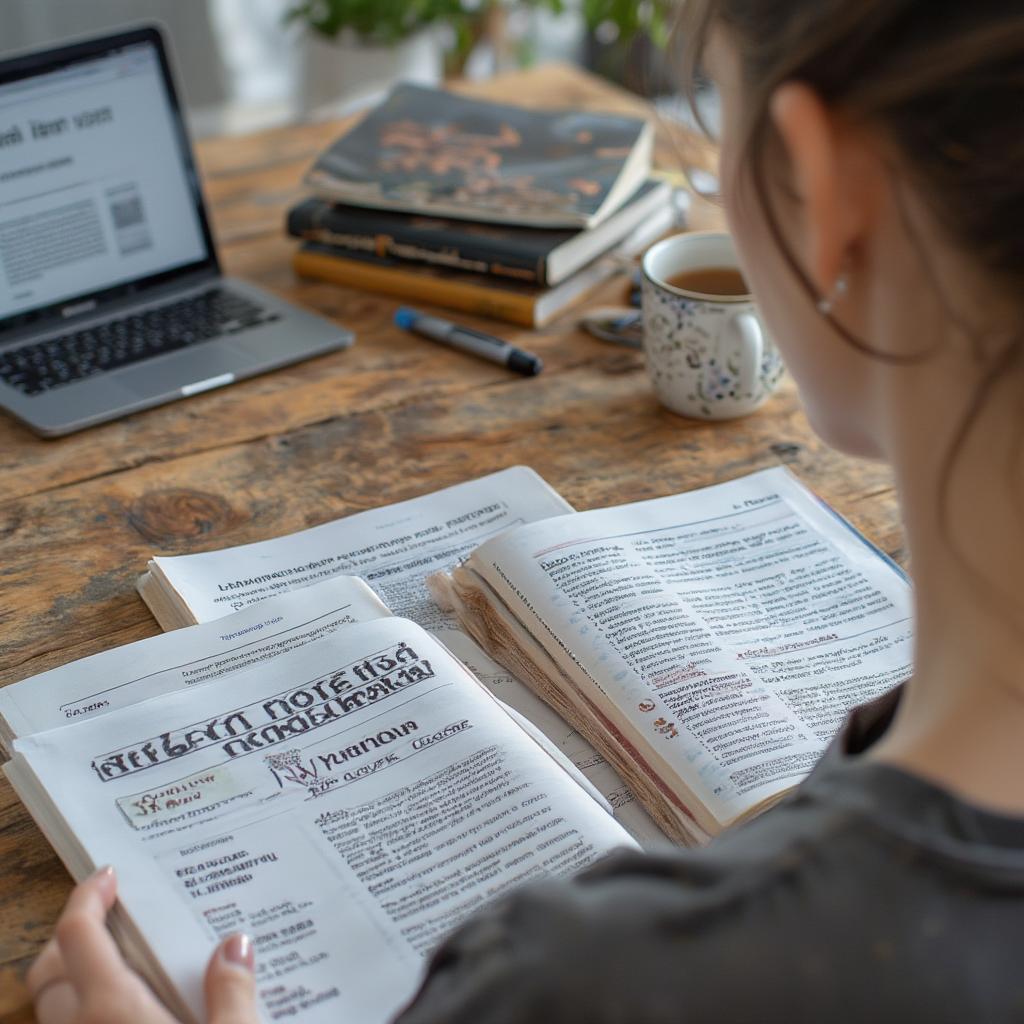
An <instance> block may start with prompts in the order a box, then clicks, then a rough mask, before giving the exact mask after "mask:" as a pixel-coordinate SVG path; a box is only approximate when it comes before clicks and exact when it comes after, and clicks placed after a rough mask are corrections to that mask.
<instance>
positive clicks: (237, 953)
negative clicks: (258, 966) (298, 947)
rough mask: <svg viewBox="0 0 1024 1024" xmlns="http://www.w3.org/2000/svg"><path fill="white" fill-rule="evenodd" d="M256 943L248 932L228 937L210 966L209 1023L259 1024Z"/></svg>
mask: <svg viewBox="0 0 1024 1024" xmlns="http://www.w3.org/2000/svg"><path fill="white" fill-rule="evenodd" d="M254 962H255V960H254V957H253V950H252V942H251V941H250V939H249V937H248V936H247V935H232V936H230V938H227V939H225V940H224V941H223V942H222V943H221V944H220V946H218V947H217V950H216V952H215V953H214V954H213V956H212V957H210V963H209V966H208V967H207V968H206V981H205V989H206V1019H207V1021H208V1022H209V1024H258V1021H259V1013H258V1011H257V1009H256V980H255V978H254V977H253V965H254Z"/></svg>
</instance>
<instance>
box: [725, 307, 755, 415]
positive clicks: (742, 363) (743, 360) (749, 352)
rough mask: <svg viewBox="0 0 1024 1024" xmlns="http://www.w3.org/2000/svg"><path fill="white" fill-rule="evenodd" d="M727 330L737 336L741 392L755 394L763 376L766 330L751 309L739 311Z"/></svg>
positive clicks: (727, 326) (736, 351)
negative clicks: (762, 365) (762, 362)
mask: <svg viewBox="0 0 1024 1024" xmlns="http://www.w3.org/2000/svg"><path fill="white" fill-rule="evenodd" d="M726 330H727V331H728V332H730V333H731V334H733V335H734V336H736V341H735V348H734V349H733V351H735V353H736V356H737V362H738V363H739V368H740V372H739V392H740V394H742V395H754V394H756V393H757V391H758V382H759V380H760V377H761V360H762V359H763V358H764V331H763V329H762V328H761V321H760V320H758V319H757V315H756V314H754V313H751V312H750V310H744V311H743V312H742V313H737V314H736V315H735V316H733V317H732V319H730V320H729V323H728V324H727V325H726Z"/></svg>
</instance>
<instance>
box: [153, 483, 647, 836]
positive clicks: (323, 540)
mask: <svg viewBox="0 0 1024 1024" xmlns="http://www.w3.org/2000/svg"><path fill="white" fill-rule="evenodd" d="M569 512H572V506H571V505H569V504H568V502H566V501H565V500H564V499H563V498H561V497H560V496H559V495H558V494H557V493H556V492H555V491H554V490H553V489H552V488H551V487H550V486H549V485H548V484H547V483H546V482H545V481H544V480H543V479H542V478H541V477H540V476H538V475H537V474H536V473H535V472H534V471H533V470H531V469H527V468H526V467H524V466H516V467H513V468H512V469H506V470H503V471H502V472H500V473H493V474H491V475H490V476H485V477H482V478H480V479H479V480H471V481H469V482H467V483H464V484H458V485H456V486H454V487H449V488H446V489H445V490H442V491H436V492H435V493H433V494H426V495H424V496H422V497H420V498H413V499H411V500H409V501H403V502H400V503H398V504H396V505H387V506H384V507H382V508H378V509H372V510H370V511H368V512H359V513H357V514H355V515H353V516H349V517H347V518H345V519H339V520H336V521H335V522H332V523H325V524H324V525H323V526H316V527H313V528H312V529H310V530H304V531H302V532H301V533H295V534H291V535H289V536H285V537H276V538H274V539H272V540H267V541H260V542H258V543H256V544H246V545H242V546H240V547H235V548H225V549H223V550H220V551H210V552H206V553H204V554H199V555H182V556H178V557H172V558H155V559H153V562H152V563H151V564H154V565H155V566H156V567H157V568H158V570H159V572H160V573H161V574H162V576H163V577H164V579H165V581H166V583H167V584H168V585H170V586H171V587H173V588H174V590H175V591H176V592H177V593H178V594H179V595H180V596H181V597H182V598H183V599H184V600H185V603H186V604H187V605H188V607H189V609H190V610H191V611H192V613H193V614H194V615H195V617H196V618H197V619H198V620H199V621H201V622H202V621H206V620H208V619H211V618H216V617H218V616H220V615H223V614H225V613H226V612H227V611H230V610H231V609H232V608H234V607H245V606H246V605H247V604H249V603H250V602H252V601H257V600H260V599H262V598H265V597H267V596H269V595H272V594H277V593H282V592H286V591H289V590H293V589H296V588H299V587H303V586H308V585H309V583H310V582H311V581H314V580H316V579H317V578H320V577H322V576H331V575H334V574H336V573H354V574H358V575H360V576H361V577H362V578H363V579H365V580H366V581H367V582H368V583H369V584H370V586H371V587H373V588H374V590H375V591H376V592H377V593H378V594H379V595H380V597H381V598H382V599H383V600H384V602H385V603H386V604H387V605H388V607H389V608H390V609H391V610H392V611H393V612H394V613H395V614H396V615H402V616H404V617H405V618H408V619H412V620H413V621H414V622H417V623H419V624H420V625H421V626H423V627H424V628H425V629H428V630H430V631H431V632H432V633H433V634H434V635H435V636H437V637H438V639H440V640H441V641H442V642H443V643H444V644H446V645H447V646H448V647H449V648H450V649H451V650H453V651H455V652H456V653H457V654H458V656H459V657H460V658H462V659H463V660H464V661H466V662H467V663H468V664H470V665H471V667H472V668H473V670H474V672H476V674H477V675H478V677H479V678H480V679H481V681H482V682H483V683H484V684H485V685H486V686H488V687H491V688H493V690H494V692H495V693H496V694H497V695H498V696H499V697H500V698H501V700H503V701H505V702H506V703H507V704H509V705H510V706H512V707H514V708H515V709H516V710H517V711H518V712H520V713H521V714H523V715H525V716H526V717H527V718H528V719H530V721H531V722H534V723H535V724H536V725H537V726H538V727H539V728H540V729H541V730H542V731H543V732H544V734H545V735H546V736H547V737H548V738H549V739H550V740H551V741H552V742H553V743H555V744H556V745H557V746H558V747H559V749H561V750H562V752H563V753H564V754H566V756H568V757H570V758H571V759H572V761H573V763H574V764H575V765H576V766H577V767H578V768H579V769H580V770H581V771H583V772H584V774H586V776H587V778H588V779H589V780H590V781H591V783H593V785H595V786H596V787H597V788H598V789H599V790H600V791H601V792H602V793H603V794H604V796H605V797H606V799H607V800H608V801H609V802H610V803H611V804H612V806H613V807H615V808H616V816H617V817H619V818H620V820H622V821H623V823H624V824H625V825H626V827H627V828H629V829H630V831H631V833H632V834H633V835H634V836H636V837H637V838H638V839H640V840H641V841H642V842H644V843H645V844H648V845H649V844H651V843H654V842H657V841H658V840H661V841H664V836H663V833H662V832H661V830H660V829H659V828H658V827H657V825H655V823H654V822H653V821H652V820H651V818H650V816H649V815H648V814H647V812H646V811H645V810H644V809H643V808H642V807H641V806H640V804H639V803H638V802H636V800H635V799H634V797H633V794H632V792H631V791H630V790H629V789H628V788H627V787H626V786H625V785H624V784H623V782H622V780H621V779H620V778H619V776H618V775H617V774H616V773H615V772H614V771H613V770H612V769H611V767H610V766H609V765H608V763H607V762H606V761H605V759H604V758H603V757H601V756H600V755H599V754H598V753H597V752H596V751H595V750H594V749H593V748H592V747H591V746H590V745H589V744H587V743H586V742H585V741H583V739H582V737H580V735H579V734H578V733H576V732H574V731H572V730H571V729H569V728H568V727H566V725H565V723H564V722H563V721H562V719H561V718H559V717H558V716H557V715H554V714H552V712H551V710H550V708H548V707H547V705H545V704H544V702H543V701H541V700H539V699H538V698H537V697H536V696H534V694H533V693H532V692H530V690H528V689H527V688H526V687H525V686H524V685H523V684H522V683H521V682H520V681H519V680H517V679H515V678H514V677H512V676H510V675H509V674H508V673H507V672H505V671H504V670H503V669H501V668H500V667H499V666H497V665H495V663H494V662H493V661H491V659H490V658H488V657H487V655H486V654H485V653H484V652H483V651H482V650H480V648H479V647H478V646H477V645H476V644H475V643H474V642H473V641H472V640H470V639H469V637H467V636H466V635H465V633H463V632H461V630H460V628H459V625H458V622H457V620H456V619H455V618H454V616H452V615H451V614H449V613H447V612H444V611H442V610H441V609H440V608H439V607H438V606H437V605H436V604H435V603H434V601H433V599H432V598H431V597H430V594H429V591H428V590H427V586H426V578H427V576H428V575H429V574H430V573H433V572H436V571H439V570H442V569H450V568H452V567H453V566H454V565H456V564H457V563H458V562H459V561H461V560H462V559H463V558H465V557H466V556H467V555H468V554H469V553H470V552H471V551H473V550H474V549H475V548H476V547H477V546H478V545H479V544H481V543H483V542H484V541H485V540H487V539H488V538H489V537H493V536H495V535H497V534H499V533H501V532H502V531H504V530H506V529H508V528H510V527H513V526H517V525H522V524H525V523H531V522H535V521H537V520H540V519H547V518H550V517H553V516H561V515H565V514H566V513H569Z"/></svg>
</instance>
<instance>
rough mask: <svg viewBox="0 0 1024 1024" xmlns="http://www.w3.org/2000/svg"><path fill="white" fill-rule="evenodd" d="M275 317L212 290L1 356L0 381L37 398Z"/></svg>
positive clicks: (243, 300)
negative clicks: (84, 379)
mask: <svg viewBox="0 0 1024 1024" xmlns="http://www.w3.org/2000/svg"><path fill="white" fill-rule="evenodd" d="M278 319H279V316H278V314H276V313H271V312H269V311H268V310H266V309H264V308H263V307H262V306H259V305H257V304H256V303H255V302H252V301H251V300H249V299H247V298H244V297H242V296H241V295H237V294H235V293H234V292H230V291H226V290H225V289H223V288H211V289H210V290H209V291H207V292H203V293H202V294H201V295H196V296H193V297H190V298H187V299H180V300H179V301H177V302H171V303H168V304H167V305H166V306H158V307H156V308H154V309H147V310H145V311H144V312H142V313H136V314H133V315H131V316H126V317H124V318H123V319H121V320H109V321H107V322H106V323H103V324H99V325H98V326H96V327H89V328H86V329H85V330H80V331H73V332H71V333H69V334H63V335H61V336H60V337H57V338H48V339H47V340H46V341H39V342H35V343H33V344H30V345H24V346H22V347H21V348H16V349H13V350H9V351H6V352H0V379H2V380H3V381H4V382H5V383H6V384H8V385H10V386H11V387H15V388H17V389H18V390H19V391H21V392H22V393H24V394H26V395H38V394H41V393H42V392H44V391H50V390H52V389H53V388H57V387H61V386H62V385H64V384H70V383H72V382H73V381H76V380H82V379H83V378H84V377H89V376H92V374H94V373H104V372H107V371H109V370H118V369H120V368H121V367H123V366H130V365H131V364H132V363H138V362H141V361H142V360H143V359H150V358H152V357H153V356H159V355H163V354H164V353H165V352H175V351H177V350H178V349H183V348H188V347H189V346H191V345H196V344H198V343H200V342H203V341H211V340H212V339H214V338H220V337H223V336H225V335H229V334H237V333H238V332H239V331H244V330H248V329H249V328H251V327H255V326H257V325H259V324H266V323H271V322H272V321H274V320H278Z"/></svg>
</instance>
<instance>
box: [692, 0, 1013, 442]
mask: <svg viewBox="0 0 1024 1024" xmlns="http://www.w3.org/2000/svg"><path fill="white" fill-rule="evenodd" d="M684 41H685V43H686V44H687V45H688V46H689V49H690V62H691V66H695V65H696V63H697V62H698V61H699V60H700V58H701V57H704V58H705V64H706V66H708V67H709V69H710V71H711V72H712V74H713V77H714V78H715V80H716V82H717V83H718V85H719V87H720V90H721V92H722V101H723V102H722V105H723V128H722V132H723V135H722V167H721V179H722V187H723V193H724V195H725V199H726V206H727V210H728V214H729V220H730V227H731V229H732V231H733V234H734V235H735V237H736V241H737V246H738V248H739V251H740V254H741V257H742V259H743V262H744V264H745V271H746V273H747V274H748V276H749V279H750V281H751V283H752V286H753V288H754V291H755V294H756V295H757V298H758V301H759V303H760V305H761V308H762V312H763V314H764V316H765V318H766V320H767V322H768V325H769V327H770V328H771V329H772V331H773V333H774V334H775V336H776V338H777V340H778V342H779V344H780V346H781V348H782V349H783V352H784V354H785V356H786V358H787V362H788V363H789V365H790V368H791V370H792V371H793V374H794V376H795V377H796V379H797V382H798V384H799V385H800V388H801V392H802V395H803V397H804V400H805V404H806V405H807V408H808V412H809V414H810V416H811V418H812V420H813V422H814V423H815V426H816V427H817V428H818V429H819V431H820V432H821V433H822V434H823V436H824V437H825V438H826V440H829V441H831V442H832V443H834V444H836V445H837V446H838V447H841V448H844V449H847V450H850V451H855V452H859V453H863V454H880V455H887V456H891V455H892V451H891V449H890V445H891V442H892V438H891V436H890V435H889V434H888V433H887V430H888V421H889V419H890V418H891V417H888V416H887V415H886V412H885V408H884V406H885V397H886V389H887V387H888V388H889V391H890V392H891V390H892V387H893V385H892V382H891V379H890V378H892V376H893V375H894V374H895V376H896V377H897V378H898V379H899V380H900V381H901V382H902V383H901V386H905V384H906V382H907V381H908V380H910V379H912V378H911V377H910V376H908V374H907V373H906V372H904V373H902V374H901V373H899V372H898V368H901V367H903V368H906V367H911V366H921V367H922V368H923V367H924V366H925V364H926V363H930V362H932V360H933V357H935V356H937V355H938V356H940V357H941V355H942V354H941V353H939V352H938V349H939V348H940V345H941V342H942V339H940V338H939V337H938V336H937V333H936V331H937V329H938V328H939V326H940V325H941V324H944V323H945V324H951V325H954V326H957V327H958V328H962V331H961V334H962V339H961V341H962V346H963V350H962V351H961V352H960V353H959V356H960V357H962V358H965V359H966V358H969V359H971V360H972V362H971V372H970V373H967V374H965V375H964V384H968V383H976V384H978V385H979V386H981V385H983V384H984V382H985V377H986V369H985V364H986V361H988V362H991V361H992V360H993V359H995V358H996V357H997V356H998V355H1000V354H1001V353H1000V352H999V351H998V350H999V348H1000V342H999V339H1000V338H1002V339H1003V340H1004V342H1006V344H1009V342H1008V341H1006V339H1007V337H1008V335H1007V328H1006V323H1007V322H1011V321H1012V323H1013V325H1014V326H1015V327H1018V328H1019V327H1021V326H1024V288H1022V286H1024V174H1022V169H1024V9H1022V8H1021V5H1020V4H1019V0H1012V2H1007V0H1002V2H992V0H974V2H970V3H964V2H963V0H957V2H945V0H689V2H688V3H687V5H686V7H685V16H684ZM843 284H845V285H846V286H847V289H848V290H847V292H846V294H844V295H839V296H836V295H835V293H836V290H837V286H839V287H840V288H841V286H842V285H843ZM830 296H834V297H835V301H834V302H833V310H832V311H831V312H830V313H824V314H823V313H822V312H820V311H819V309H818V308H817V307H818V303H819V300H820V299H821V298H822V297H825V298H829V297H830ZM983 307H984V308H983ZM989 312H991V313H992V314H993V315H992V316H991V317H989V316H988V313H989ZM996 314H998V316H997V315H996ZM1000 316H1004V317H1005V318H1004V320H1003V321H1002V322H1000V320H999V317H1000ZM915 324H916V325H917V326H916V328H915V326H914V325H915ZM989 334H991V336H992V338H994V339H995V340H994V341H992V344H991V345H988V344H986V343H985V342H984V340H982V341H979V340H978V339H979V338H984V337H985V336H987V335H989ZM972 339H973V340H972ZM1004 347H1005V346H1004ZM947 355H948V353H947ZM946 365H948V366H952V365H954V364H952V363H948V362H947V364H946ZM993 365H994V364H993ZM969 377H971V378H976V380H973V381H969V380H968V379H967V378H969ZM920 379H924V378H923V377H922V378H920Z"/></svg>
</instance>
